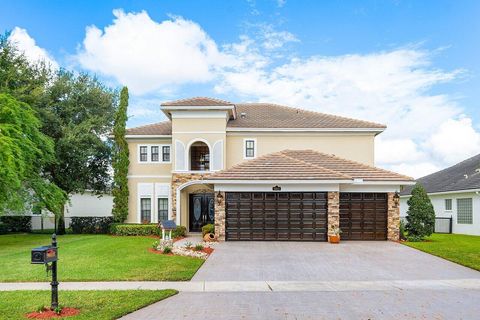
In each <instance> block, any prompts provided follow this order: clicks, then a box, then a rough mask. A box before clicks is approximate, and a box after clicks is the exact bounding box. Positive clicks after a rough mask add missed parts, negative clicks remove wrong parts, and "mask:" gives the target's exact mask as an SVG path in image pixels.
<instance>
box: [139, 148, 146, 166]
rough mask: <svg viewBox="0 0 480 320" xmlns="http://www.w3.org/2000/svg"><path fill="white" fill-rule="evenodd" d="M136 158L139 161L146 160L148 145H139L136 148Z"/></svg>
mask: <svg viewBox="0 0 480 320" xmlns="http://www.w3.org/2000/svg"><path fill="white" fill-rule="evenodd" d="M138 159H139V160H140V162H148V147H147V146H140V147H139V148H138Z"/></svg>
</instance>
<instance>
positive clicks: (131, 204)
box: [126, 177, 172, 223]
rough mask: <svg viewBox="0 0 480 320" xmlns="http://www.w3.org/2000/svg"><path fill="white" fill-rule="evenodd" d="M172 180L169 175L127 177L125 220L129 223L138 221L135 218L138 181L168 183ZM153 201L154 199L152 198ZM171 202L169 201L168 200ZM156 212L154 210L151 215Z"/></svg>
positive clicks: (136, 213)
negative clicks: (126, 212)
mask: <svg viewBox="0 0 480 320" xmlns="http://www.w3.org/2000/svg"><path fill="white" fill-rule="evenodd" d="M171 182H172V179H171V177H166V178H131V177H130V178H128V191H129V197H128V217H127V221H126V222H129V223H139V222H140V221H138V219H137V215H138V183H168V184H170V183H171ZM154 201H155V200H154ZM170 202H171V201H170ZM155 214H157V213H156V212H155V206H154V210H153V211H152V215H155Z"/></svg>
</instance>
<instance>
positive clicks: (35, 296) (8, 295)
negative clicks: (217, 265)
mask: <svg viewBox="0 0 480 320" xmlns="http://www.w3.org/2000/svg"><path fill="white" fill-rule="evenodd" d="M176 293H177V291H175V290H158V291H141V290H125V291H123V290H118V291H117V290H115V291H114V290H109V291H61V290H60V292H59V297H58V300H59V302H60V306H63V307H71V308H77V309H79V310H80V314H78V315H77V316H73V317H68V318H65V319H78V320H80V319H96V320H101V319H105V320H106V319H117V318H119V317H121V316H124V315H126V314H128V313H131V312H133V311H135V310H138V309H140V308H143V307H145V306H148V305H150V304H152V303H154V302H157V301H159V300H163V299H165V298H168V297H170V296H172V295H174V294H176ZM0 297H1V299H0V319H25V314H27V313H30V312H35V311H37V310H38V309H39V308H41V307H42V306H49V305H50V291H4V292H0Z"/></svg>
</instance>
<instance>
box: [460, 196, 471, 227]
mask: <svg viewBox="0 0 480 320" xmlns="http://www.w3.org/2000/svg"><path fill="white" fill-rule="evenodd" d="M457 223H461V224H472V223H473V203H472V198H463V199H457Z"/></svg>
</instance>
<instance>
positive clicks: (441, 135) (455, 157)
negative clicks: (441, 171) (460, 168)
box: [426, 117, 480, 163]
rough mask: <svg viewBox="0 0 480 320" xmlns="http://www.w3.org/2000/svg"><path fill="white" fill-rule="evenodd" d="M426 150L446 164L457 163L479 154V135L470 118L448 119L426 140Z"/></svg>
mask: <svg viewBox="0 0 480 320" xmlns="http://www.w3.org/2000/svg"><path fill="white" fill-rule="evenodd" d="M426 148H428V149H430V150H432V152H433V153H434V154H435V155H436V156H437V157H439V158H440V159H444V160H445V161H446V162H448V163H455V162H459V161H461V160H464V159H466V158H468V157H471V156H474V155H476V154H478V153H479V152H480V133H479V132H477V131H475V129H474V128H473V126H472V120H471V119H470V118H467V117H461V118H459V119H457V120H455V119H449V120H447V121H445V122H444V123H442V124H441V125H440V127H439V128H438V130H437V131H436V132H435V133H433V134H432V135H431V136H430V137H429V138H428V140H427V142H426Z"/></svg>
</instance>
